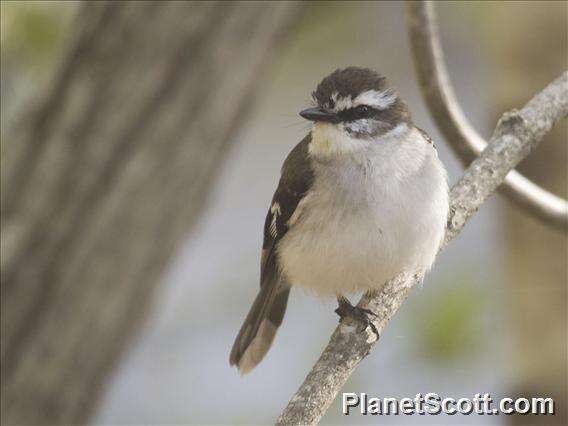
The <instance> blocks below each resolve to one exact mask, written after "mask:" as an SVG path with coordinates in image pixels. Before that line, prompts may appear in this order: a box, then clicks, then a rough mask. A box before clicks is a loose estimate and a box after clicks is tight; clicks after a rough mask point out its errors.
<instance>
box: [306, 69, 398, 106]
mask: <svg viewBox="0 0 568 426" xmlns="http://www.w3.org/2000/svg"><path fill="white" fill-rule="evenodd" d="M387 88H388V85H387V79H386V78H385V77H384V76H382V75H381V74H379V73H377V72H375V71H373V70H372V69H369V68H359V67H348V68H343V69H338V70H335V71H334V72H332V73H331V74H330V75H328V76H327V77H326V78H324V79H323V80H322V81H321V83H320V84H318V87H317V88H316V90H315V92H313V93H312V96H313V97H314V100H315V101H316V102H317V103H318V104H319V105H325V104H328V103H329V102H330V100H331V95H332V94H333V93H337V94H338V95H339V97H341V98H346V97H351V98H352V99H354V98H356V97H357V95H359V94H360V93H363V92H365V91H367V90H376V91H383V90H385V89H387Z"/></svg>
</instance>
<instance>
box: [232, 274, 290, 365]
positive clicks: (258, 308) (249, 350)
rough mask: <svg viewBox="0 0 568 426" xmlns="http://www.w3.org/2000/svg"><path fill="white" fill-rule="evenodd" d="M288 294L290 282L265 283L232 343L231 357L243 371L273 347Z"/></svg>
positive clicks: (256, 363) (234, 363)
mask: <svg viewBox="0 0 568 426" xmlns="http://www.w3.org/2000/svg"><path fill="white" fill-rule="evenodd" d="M289 294H290V287H289V286H287V285H286V286H284V285H271V286H263V287H262V288H261V289H260V292H259V293H258V295H257V296H256V299H254V303H253V304H252V307H251V308H250V311H249V313H248V315H247V317H246V318H245V322H244V323H243V325H242V326H241V330H240V331H239V334H238V335H237V338H236V339H235V343H233V349H232V350H231V356H230V358H229V362H230V363H231V365H236V366H237V368H238V369H239V372H240V373H241V374H246V373H248V372H249V371H251V370H252V369H253V368H254V367H256V366H257V365H258V364H259V363H260V361H262V359H263V358H264V356H265V355H266V353H267V352H268V349H270V346H271V345H272V341H273V340H274V336H275V335H276V331H277V330H278V327H279V326H280V324H282V319H283V318H284V313H285V312H286V305H287V304H288V296H289Z"/></svg>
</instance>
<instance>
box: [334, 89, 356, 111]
mask: <svg viewBox="0 0 568 426" xmlns="http://www.w3.org/2000/svg"><path fill="white" fill-rule="evenodd" d="M331 100H332V101H333V102H334V104H335V110H336V111H343V110H346V109H349V108H353V101H352V100H351V96H348V97H346V98H340V97H339V93H337V92H335V93H333V94H332V95H331Z"/></svg>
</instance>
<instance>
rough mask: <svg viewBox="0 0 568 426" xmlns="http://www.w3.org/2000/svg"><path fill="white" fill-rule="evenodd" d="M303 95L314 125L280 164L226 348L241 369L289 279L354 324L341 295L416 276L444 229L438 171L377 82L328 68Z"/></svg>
mask: <svg viewBox="0 0 568 426" xmlns="http://www.w3.org/2000/svg"><path fill="white" fill-rule="evenodd" d="M312 97H313V101H314V103H315V105H314V107H313V108H308V109H306V110H303V111H302V112H300V115H301V116H302V117H303V118H305V119H307V120H310V121H312V122H313V123H314V124H313V127H312V129H311V131H310V133H309V134H308V135H307V136H306V137H305V138H304V139H303V140H302V141H301V142H300V143H299V144H298V145H296V147H295V148H294V149H293V150H292V151H291V152H290V154H289V155H288V157H287V158H286V160H285V161H284V165H283V167H282V173H281V178H280V182H279V184H278V188H277V189H276V193H275V194H274V197H273V199H272V204H271V205H270V209H269V211H268V215H267V216H266V222H265V225H264V243H263V248H262V258H261V272H260V292H259V293H258V295H257V296H256V299H255V300H254V303H253V305H252V308H251V309H250V312H249V313H248V315H247V317H246V319H245V321H244V323H243V325H242V327H241V329H240V331H239V333H238V335H237V338H236V340H235V343H234V345H233V349H232V351H231V355H230V363H231V365H236V366H237V367H238V369H239V371H240V372H241V373H247V372H249V371H250V370H251V369H253V368H254V367H255V366H256V365H257V364H258V363H259V362H260V361H261V360H262V359H263V358H264V356H265V355H266V352H267V351H268V349H269V348H270V345H271V344H272V341H273V339H274V336H275V334H276V330H277V329H278V327H279V326H280V324H281V323H282V319H283V317H284V312H285V311H286V304H287V301H288V296H289V293H290V288H291V286H298V287H302V288H304V289H307V290H309V291H311V292H313V293H315V294H317V295H320V296H335V297H337V299H338V302H339V308H338V310H337V311H336V312H338V313H339V314H340V316H344V315H350V316H353V317H355V318H358V319H363V320H364V319H365V318H366V315H367V313H368V312H362V311H364V310H362V309H360V308H357V307H355V306H352V305H351V304H350V303H349V301H348V300H347V299H346V298H345V295H347V294H350V293H353V292H356V291H361V290H363V291H377V290H380V289H381V288H382V286H383V285H384V283H385V282H386V281H387V280H389V279H390V278H393V277H394V276H395V275H397V274H398V273H400V272H409V273H424V272H426V271H427V270H429V269H430V267H431V266H432V264H433V262H434V259H435V257H436V253H437V252H438V249H439V247H440V244H441V242H442V238H443V236H444V230H445V226H446V220H447V216H448V185H447V176H446V171H445V169H444V166H443V165H442V163H441V162H440V160H439V159H438V155H437V152H436V149H435V147H434V145H433V144H432V140H431V139H430V138H429V137H428V135H427V134H426V133H425V132H424V131H423V130H421V129H419V128H418V127H416V126H415V125H414V124H413V123H412V120H411V116H410V112H409V110H408V107H407V105H406V104H405V103H404V101H403V100H402V99H401V98H400V97H399V96H398V94H397V92H396V91H395V90H394V89H393V88H391V87H389V86H388V84H387V80H386V78H385V77H383V76H382V75H380V74H378V73H376V72H375V71H373V70H370V69H367V68H357V67H349V68H345V69H339V70H336V71H335V72H333V73H332V74H330V75H329V76H327V77H326V78H324V79H323V80H322V82H321V83H320V84H319V85H318V86H317V88H316V90H315V92H313V94H312ZM368 323H369V322H368V318H367V324H368Z"/></svg>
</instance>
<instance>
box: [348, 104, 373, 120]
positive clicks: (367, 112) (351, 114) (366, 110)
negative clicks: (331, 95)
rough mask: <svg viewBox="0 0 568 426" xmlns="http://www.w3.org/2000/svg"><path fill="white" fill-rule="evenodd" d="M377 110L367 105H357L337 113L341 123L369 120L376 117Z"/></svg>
mask: <svg viewBox="0 0 568 426" xmlns="http://www.w3.org/2000/svg"><path fill="white" fill-rule="evenodd" d="M378 113H379V111H378V110H376V109H375V108H372V107H370V106H368V105H359V106H357V107H354V108H349V109H346V110H344V111H341V112H339V113H338V115H339V117H340V118H341V121H354V120H359V119H361V118H369V117H373V116H375V115H377V114H378Z"/></svg>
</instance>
